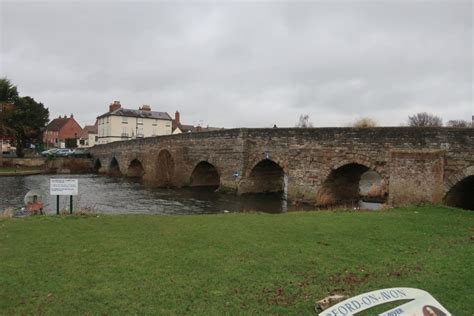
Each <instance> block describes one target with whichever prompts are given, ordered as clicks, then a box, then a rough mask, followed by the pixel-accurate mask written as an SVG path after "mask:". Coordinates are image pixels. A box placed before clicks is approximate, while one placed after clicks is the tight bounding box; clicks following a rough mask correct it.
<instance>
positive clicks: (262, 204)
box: [0, 175, 314, 214]
mask: <svg viewBox="0 0 474 316" xmlns="http://www.w3.org/2000/svg"><path fill="white" fill-rule="evenodd" d="M51 178H77V179H79V195H78V196H77V197H74V209H78V208H88V209H91V210H94V211H96V212H98V213H122V214H131V213H135V214H211V213H223V212H266V213H282V212H287V211H294V210H303V209H314V208H313V207H311V206H292V205H288V203H287V201H286V200H285V199H284V198H283V194H264V195H244V196H236V195H234V194H224V193H216V192H214V191H213V190H209V189H208V188H206V187H203V188H199V187H198V188H184V189H179V190H177V189H158V188H152V187H147V186H144V185H143V184H141V183H140V182H139V181H133V180H130V179H126V178H114V177H104V176H97V175H36V176H27V177H2V178H0V209H5V208H7V207H13V208H14V209H19V208H21V207H22V206H23V198H24V196H25V194H26V193H27V192H28V191H30V190H41V191H43V192H44V195H45V199H44V201H45V210H46V213H50V214H51V213H55V212H56V197H54V196H50V195H49V179H51ZM68 208H69V198H68V197H61V199H60V209H62V210H66V209H68Z"/></svg>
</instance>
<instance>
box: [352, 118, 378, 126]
mask: <svg viewBox="0 0 474 316" xmlns="http://www.w3.org/2000/svg"><path fill="white" fill-rule="evenodd" d="M352 127H358V128H369V127H377V122H376V121H375V120H374V119H373V118H370V117H363V118H361V119H358V120H357V121H355V122H354V123H353V124H352Z"/></svg>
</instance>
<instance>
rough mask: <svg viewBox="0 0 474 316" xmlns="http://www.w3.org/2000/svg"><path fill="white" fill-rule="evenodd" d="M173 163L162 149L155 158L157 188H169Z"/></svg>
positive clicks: (168, 154)
mask: <svg viewBox="0 0 474 316" xmlns="http://www.w3.org/2000/svg"><path fill="white" fill-rule="evenodd" d="M174 169H175V163H174V159H173V156H172V155H171V153H170V152H169V151H168V150H167V149H162V150H160V152H159V153H158V156H157V158H156V183H157V186H159V187H170V186H171V185H172V183H173V176H174Z"/></svg>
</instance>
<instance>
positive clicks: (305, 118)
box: [296, 114, 313, 128]
mask: <svg viewBox="0 0 474 316" xmlns="http://www.w3.org/2000/svg"><path fill="white" fill-rule="evenodd" d="M296 127H299V128H310V127H313V123H311V122H310V121H309V115H308V114H301V115H300V119H299V121H298V124H296Z"/></svg>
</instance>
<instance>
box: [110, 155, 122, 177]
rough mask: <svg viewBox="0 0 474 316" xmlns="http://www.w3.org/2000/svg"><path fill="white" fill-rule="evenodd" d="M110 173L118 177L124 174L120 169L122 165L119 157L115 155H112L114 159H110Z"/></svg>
mask: <svg viewBox="0 0 474 316" xmlns="http://www.w3.org/2000/svg"><path fill="white" fill-rule="evenodd" d="M109 175H111V176H113V177H118V176H121V175H122V172H121V171H120V165H119V163H118V160H117V158H115V157H112V160H110V164H109Z"/></svg>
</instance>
